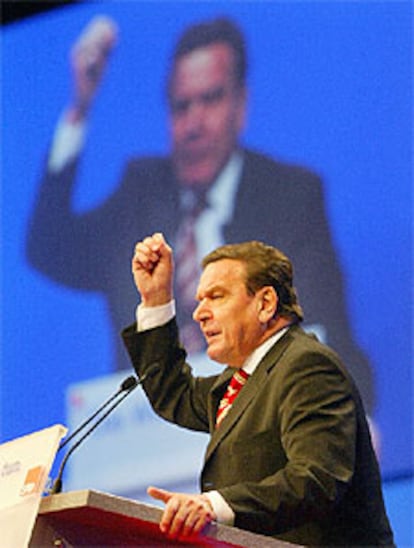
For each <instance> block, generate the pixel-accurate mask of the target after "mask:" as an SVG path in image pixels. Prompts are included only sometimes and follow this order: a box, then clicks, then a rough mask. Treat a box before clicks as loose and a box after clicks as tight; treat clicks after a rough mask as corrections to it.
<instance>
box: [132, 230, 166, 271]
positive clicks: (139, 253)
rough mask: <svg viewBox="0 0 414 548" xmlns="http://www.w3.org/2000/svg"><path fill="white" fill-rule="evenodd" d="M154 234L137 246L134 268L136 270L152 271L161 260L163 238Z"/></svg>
mask: <svg viewBox="0 0 414 548" xmlns="http://www.w3.org/2000/svg"><path fill="white" fill-rule="evenodd" d="M160 236H161V235H158V234H154V235H153V236H148V237H147V238H145V239H144V240H142V241H141V242H138V243H137V244H136V245H135V250H134V258H133V266H134V268H136V269H141V270H147V271H152V270H153V269H154V268H155V266H156V265H157V263H158V262H159V260H160V258H161V246H162V244H163V241H164V240H163V238H162V236H161V237H160Z"/></svg>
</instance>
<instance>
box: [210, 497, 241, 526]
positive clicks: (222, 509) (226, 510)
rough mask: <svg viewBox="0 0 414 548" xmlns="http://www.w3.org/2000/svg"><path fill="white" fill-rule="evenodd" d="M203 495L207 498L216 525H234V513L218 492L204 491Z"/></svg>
mask: <svg viewBox="0 0 414 548" xmlns="http://www.w3.org/2000/svg"><path fill="white" fill-rule="evenodd" d="M203 495H205V496H206V497H208V500H209V501H210V503H211V506H212V507H213V510H214V513H215V514H216V521H217V522H218V523H222V524H224V525H234V518H235V515H234V512H233V510H232V509H231V508H230V506H229V505H228V503H227V502H226V501H225V500H224V498H223V497H222V496H221V495H220V493H219V492H218V491H205V492H204V493H203Z"/></svg>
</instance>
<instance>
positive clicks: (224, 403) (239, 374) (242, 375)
mask: <svg viewBox="0 0 414 548" xmlns="http://www.w3.org/2000/svg"><path fill="white" fill-rule="evenodd" d="M248 378H249V374H248V373H246V372H245V371H243V369H238V370H237V371H235V372H234V374H233V376H232V378H231V380H230V382H229V384H228V386H227V390H226V393H225V394H224V396H223V398H222V399H221V401H220V405H219V408H218V410H217V415H216V428H218V427H219V426H220V424H221V422H222V420H223V419H224V417H225V416H226V415H227V413H228V412H229V411H230V409H231V406H232V405H233V402H234V400H235V399H236V398H237V396H238V395H239V393H240V390H241V389H242V388H243V386H244V385H245V384H246V382H247V379H248Z"/></svg>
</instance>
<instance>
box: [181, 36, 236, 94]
mask: <svg viewBox="0 0 414 548" xmlns="http://www.w3.org/2000/svg"><path fill="white" fill-rule="evenodd" d="M233 69H234V52H233V50H232V49H231V48H230V46H228V45H227V44H224V43H216V44H211V45H209V46H206V47H200V48H198V49H195V50H194V51H192V52H190V53H188V54H186V55H183V56H182V57H180V58H179V59H178V60H177V62H176V65H175V68H174V72H173V75H172V91H173V92H174V93H180V92H184V91H186V90H187V88H188V87H189V86H192V87H199V88H200V89H201V88H202V87H205V86H209V85H212V84H214V83H216V81H218V80H220V81H222V80H226V79H231V78H232V76H233V74H234V70H233Z"/></svg>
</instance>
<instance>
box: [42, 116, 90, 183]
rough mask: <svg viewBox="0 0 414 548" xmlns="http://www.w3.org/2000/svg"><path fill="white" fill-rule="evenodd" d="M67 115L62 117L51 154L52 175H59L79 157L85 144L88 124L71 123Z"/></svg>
mask: <svg viewBox="0 0 414 548" xmlns="http://www.w3.org/2000/svg"><path fill="white" fill-rule="evenodd" d="M65 114H66V113H64V114H63V115H62V116H61V118H60V120H59V122H58V125H57V127H56V130H55V134H54V136H53V141H52V148H51V151H50V154H49V162H48V168H49V170H50V171H51V172H52V173H58V172H59V171H61V170H62V169H63V168H64V167H65V166H66V165H67V164H68V163H69V162H70V161H71V160H72V159H73V158H75V157H76V156H78V155H79V154H80V153H81V151H82V148H83V145H84V142H85V134H86V123H85V122H84V121H81V122H76V123H73V122H69V121H68V120H67V119H66V117H65Z"/></svg>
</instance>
